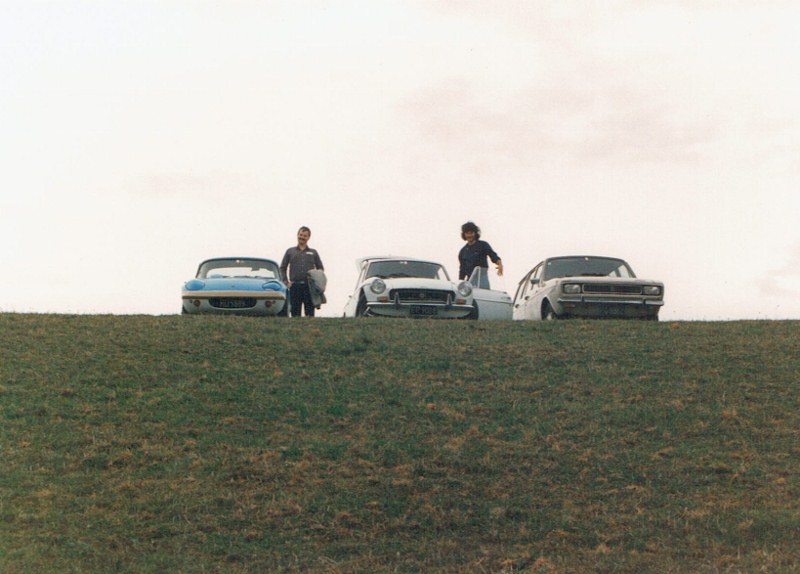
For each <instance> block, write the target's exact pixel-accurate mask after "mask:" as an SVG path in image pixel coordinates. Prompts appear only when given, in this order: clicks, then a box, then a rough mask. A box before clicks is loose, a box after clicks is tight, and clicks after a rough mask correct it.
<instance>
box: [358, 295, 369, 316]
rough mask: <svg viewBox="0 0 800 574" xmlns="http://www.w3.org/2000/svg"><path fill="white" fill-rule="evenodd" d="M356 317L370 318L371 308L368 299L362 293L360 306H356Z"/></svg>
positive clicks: (359, 299) (359, 298)
mask: <svg viewBox="0 0 800 574" xmlns="http://www.w3.org/2000/svg"><path fill="white" fill-rule="evenodd" d="M356 317H369V308H368V307H367V299H366V297H364V294H363V293H362V294H361V295H359V297H358V305H357V306H356Z"/></svg>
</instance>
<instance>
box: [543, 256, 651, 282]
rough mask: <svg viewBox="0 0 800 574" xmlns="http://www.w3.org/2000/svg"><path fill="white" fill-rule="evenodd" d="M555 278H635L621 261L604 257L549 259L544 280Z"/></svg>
mask: <svg viewBox="0 0 800 574" xmlns="http://www.w3.org/2000/svg"><path fill="white" fill-rule="evenodd" d="M557 277H636V276H635V275H634V274H633V271H631V268H630V267H628V264H627V263H625V262H624V261H622V260H621V259H608V258H605V257H565V258H563V259H550V260H549V261H548V262H547V265H546V267H545V271H544V278H545V279H554V278H557Z"/></svg>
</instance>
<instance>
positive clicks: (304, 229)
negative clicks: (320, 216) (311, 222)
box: [297, 225, 311, 235]
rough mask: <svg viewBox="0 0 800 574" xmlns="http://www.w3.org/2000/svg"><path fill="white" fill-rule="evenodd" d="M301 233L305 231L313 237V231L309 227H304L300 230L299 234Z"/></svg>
mask: <svg viewBox="0 0 800 574" xmlns="http://www.w3.org/2000/svg"><path fill="white" fill-rule="evenodd" d="M301 231H305V232H306V233H308V234H309V235H311V230H310V229H309V228H308V227H306V226H305V225H304V226H303V227H301V228H300V229H298V230H297V233H300V232H301Z"/></svg>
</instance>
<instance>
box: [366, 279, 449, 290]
mask: <svg viewBox="0 0 800 574" xmlns="http://www.w3.org/2000/svg"><path fill="white" fill-rule="evenodd" d="M373 280H374V277H370V278H369V279H367V280H366V281H365V282H364V285H369V284H370V283H372V281H373ZM383 282H384V283H386V289H387V290H389V289H439V290H450V291H455V289H456V286H457V283H453V282H452V281H444V280H441V279H423V278H421V277H391V278H389V279H384V280H383Z"/></svg>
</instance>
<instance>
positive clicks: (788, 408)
mask: <svg viewBox="0 0 800 574" xmlns="http://www.w3.org/2000/svg"><path fill="white" fill-rule="evenodd" d="M0 338H1V340H2V346H0V425H1V426H0V457H2V459H1V460H2V464H0V571H1V572H14V573H17V572H19V573H27V572H30V573H34V572H36V573H38V572H59V573H65V572H76V573H77V572H80V573H87V572H98V573H99V572H123V573H128V572H130V573H147V572H152V573H156V572H158V573H160V572H198V573H200V572H287V573H288V572H325V573H351V572H364V573H378V572H387V573H388V572H408V573H411V572H442V573H444V572H448V573H449V572H452V573H456V572H459V573H462V572H463V573H470V572H476V573H483V572H496V573H500V572H505V573H512V572H525V573H555V572H558V573H566V572H587V571H591V572H630V573H634V572H636V573H639V572H676V573H677V572H739V571H741V572H759V571H764V572H790V571H797V570H798V569H800V546H798V544H797V541H798V540H800V462H798V461H800V408H798V407H800V404H799V403H800V392H799V391H800V374H798V373H800V323H798V322H788V321H787V322H730V323H647V322H617V321H603V322H581V321H568V322H556V323H545V324H532V323H517V322H515V323H481V322H447V323H444V322H435V321H406V320H387V321H384V320H377V319H376V320H371V319H366V320H339V319H318V320H305V319H303V320H288V319H272V320H258V319H247V318H228V317H222V318H215V317H208V318H203V317H196V318H194V317H180V316H171V317H146V316H129V317H112V316H66V315H62V316H59V315H22V314H20V315H17V314H0Z"/></svg>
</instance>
